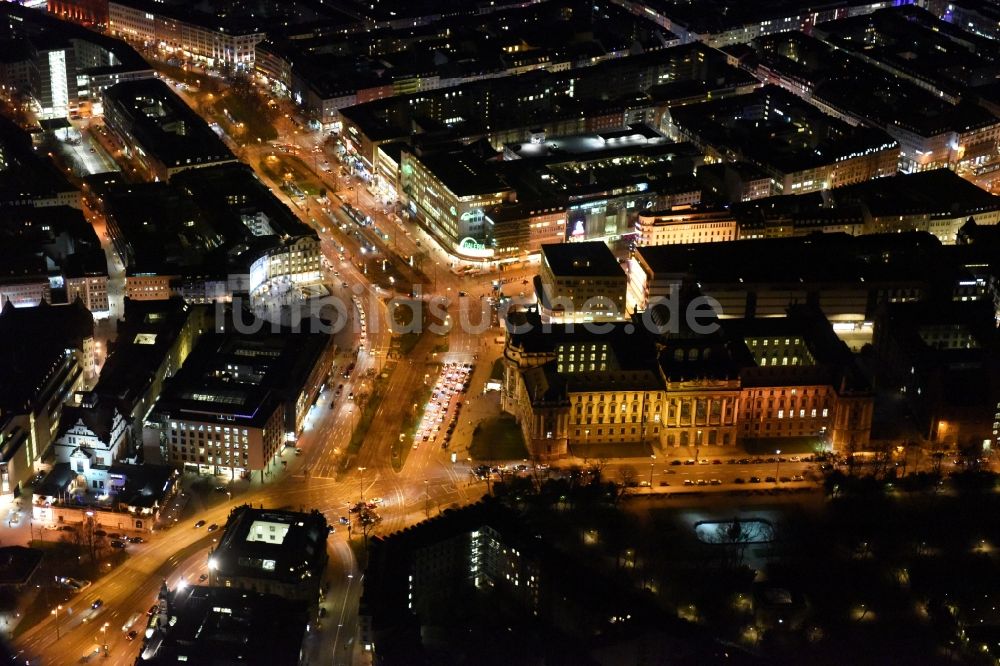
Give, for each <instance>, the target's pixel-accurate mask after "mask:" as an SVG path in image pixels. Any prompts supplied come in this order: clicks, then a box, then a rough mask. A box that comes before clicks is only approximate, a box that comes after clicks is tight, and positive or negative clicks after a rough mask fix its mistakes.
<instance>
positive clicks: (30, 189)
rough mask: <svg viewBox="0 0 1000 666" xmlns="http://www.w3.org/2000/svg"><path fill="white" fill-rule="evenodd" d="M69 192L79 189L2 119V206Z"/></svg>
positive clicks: (0, 141)
mask: <svg viewBox="0 0 1000 666" xmlns="http://www.w3.org/2000/svg"><path fill="white" fill-rule="evenodd" d="M9 4H10V3H4V4H3V5H0V7H5V6H7V5H9ZM66 192H76V188H75V187H73V185H71V184H70V182H69V181H68V180H66V176H65V175H64V174H63V173H62V172H61V171H59V169H57V168H56V166H55V164H53V163H52V161H51V160H49V159H46V158H44V157H42V156H40V155H39V154H38V153H36V152H35V149H34V148H33V147H32V143H31V136H30V135H29V134H28V132H26V131H24V130H23V129H21V128H20V127H18V126H17V125H16V124H15V123H13V122H12V121H10V120H8V119H7V118H6V117H4V116H0V206H3V207H7V206H11V205H14V206H23V205H24V204H25V202H26V200H31V199H44V198H48V197H53V196H56V195H58V194H60V193H66Z"/></svg>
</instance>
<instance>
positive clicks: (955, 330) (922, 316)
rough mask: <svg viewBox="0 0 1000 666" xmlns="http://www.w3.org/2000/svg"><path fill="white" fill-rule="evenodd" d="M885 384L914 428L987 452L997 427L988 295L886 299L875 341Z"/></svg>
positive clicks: (994, 338) (998, 371)
mask: <svg viewBox="0 0 1000 666" xmlns="http://www.w3.org/2000/svg"><path fill="white" fill-rule="evenodd" d="M873 346H874V348H875V353H876V355H877V358H878V360H879V367H880V368H881V370H882V372H881V375H882V376H881V377H880V379H881V380H882V381H883V383H884V385H885V386H886V387H887V388H890V389H893V390H898V391H900V392H901V393H902V396H903V399H904V400H905V401H906V403H907V404H908V405H909V406H910V408H911V410H912V413H913V414H914V416H915V420H916V424H917V426H918V429H919V431H920V433H921V434H922V435H923V437H925V438H926V439H927V441H929V442H932V443H933V444H934V445H936V446H939V447H945V448H958V449H965V448H968V447H973V448H974V450H975V452H976V453H982V454H984V455H989V454H990V453H991V452H992V451H993V450H995V448H996V446H997V445H998V441H997V436H998V433H1000V426H998V423H1000V362H998V359H1000V354H998V352H1000V337H998V333H997V327H996V314H995V309H994V308H993V304H992V303H990V302H984V301H979V302H964V303H963V302H960V301H959V302H955V301H927V302H923V303H899V304H886V305H885V306H883V308H882V309H881V310H880V312H879V314H878V316H877V318H876V325H875V338H874V341H873Z"/></svg>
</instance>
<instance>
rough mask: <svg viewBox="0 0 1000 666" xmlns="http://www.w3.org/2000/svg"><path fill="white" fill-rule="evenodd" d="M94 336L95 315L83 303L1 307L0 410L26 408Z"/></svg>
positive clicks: (77, 301)
mask: <svg viewBox="0 0 1000 666" xmlns="http://www.w3.org/2000/svg"><path fill="white" fill-rule="evenodd" d="M93 335H94V319H93V316H92V315H91V313H90V310H88V309H87V308H86V306H84V305H83V303H81V302H80V301H79V300H75V301H73V302H72V303H68V304H66V305H49V304H48V303H46V302H44V301H43V302H42V304H41V305H38V306H37V307H32V308H15V307H14V306H13V305H10V304H9V303H8V304H6V305H4V306H3V308H0V378H2V381H0V407H7V408H11V409H22V408H23V407H24V405H26V404H27V403H29V402H30V401H31V400H33V399H35V397H37V393H38V391H40V390H41V388H42V386H43V385H44V384H45V383H46V382H47V381H48V379H49V378H50V377H51V376H52V373H53V372H54V371H55V370H56V369H57V368H58V367H59V366H60V365H61V364H62V363H63V362H64V360H65V358H66V356H67V354H68V353H69V352H70V351H72V350H75V349H83V341H84V339H86V338H89V337H93ZM68 350H69V351H68Z"/></svg>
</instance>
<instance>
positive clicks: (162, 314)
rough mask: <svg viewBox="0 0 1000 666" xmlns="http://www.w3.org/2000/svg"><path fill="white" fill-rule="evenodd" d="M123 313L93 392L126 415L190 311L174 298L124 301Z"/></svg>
mask: <svg viewBox="0 0 1000 666" xmlns="http://www.w3.org/2000/svg"><path fill="white" fill-rule="evenodd" d="M124 309H125V314H124V319H122V320H119V322H118V337H117V339H116V340H115V341H114V342H113V343H110V344H109V349H108V357H107V359H106V360H105V362H104V367H103V368H102V369H101V376H100V378H99V379H98V382H97V386H96V387H94V392H95V393H97V394H98V395H100V396H102V397H110V398H112V399H113V400H115V401H116V402H117V404H118V407H119V410H120V411H121V412H122V413H123V414H130V413H131V411H132V407H133V405H134V404H135V402H136V401H137V400H139V398H140V397H141V396H142V394H143V393H144V392H145V391H146V390H147V389H148V388H149V386H150V384H151V383H152V382H153V379H154V378H155V376H156V372H157V370H158V369H159V368H160V366H161V365H162V364H163V363H164V361H165V360H166V358H167V354H168V353H169V352H170V349H171V348H172V347H173V346H174V344H175V343H176V342H177V338H178V336H179V335H180V333H181V330H182V329H183V328H184V325H185V324H186V323H187V321H188V317H189V316H191V308H190V306H188V305H186V304H185V303H184V301H183V299H181V298H178V297H175V298H171V299H169V300H159V301H134V300H131V299H125V308H124Z"/></svg>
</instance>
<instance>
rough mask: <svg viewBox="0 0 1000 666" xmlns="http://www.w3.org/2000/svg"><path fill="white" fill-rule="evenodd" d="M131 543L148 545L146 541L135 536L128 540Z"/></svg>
mask: <svg viewBox="0 0 1000 666" xmlns="http://www.w3.org/2000/svg"><path fill="white" fill-rule="evenodd" d="M128 541H129V543H146V540H145V539H143V538H142V537H140V536H134V537H129V538H128Z"/></svg>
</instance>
